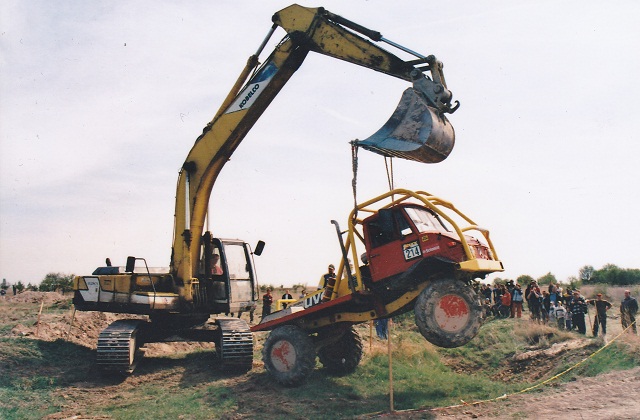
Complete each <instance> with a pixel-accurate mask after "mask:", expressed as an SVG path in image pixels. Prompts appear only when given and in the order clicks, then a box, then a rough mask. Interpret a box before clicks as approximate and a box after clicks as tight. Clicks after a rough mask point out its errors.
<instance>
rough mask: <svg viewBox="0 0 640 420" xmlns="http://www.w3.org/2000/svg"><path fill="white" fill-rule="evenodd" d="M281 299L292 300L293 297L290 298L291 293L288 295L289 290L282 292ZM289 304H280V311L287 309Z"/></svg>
mask: <svg viewBox="0 0 640 420" xmlns="http://www.w3.org/2000/svg"><path fill="white" fill-rule="evenodd" d="M282 299H293V296H291V293H289V289H287V290H285V291H284V294H283V295H282ZM288 305H289V304H288V303H287V302H282V309H287V306H288Z"/></svg>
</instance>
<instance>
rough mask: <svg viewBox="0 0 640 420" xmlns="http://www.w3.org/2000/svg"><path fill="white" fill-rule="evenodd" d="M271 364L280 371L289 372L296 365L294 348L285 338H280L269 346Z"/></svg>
mask: <svg viewBox="0 0 640 420" xmlns="http://www.w3.org/2000/svg"><path fill="white" fill-rule="evenodd" d="M271 360H272V362H273V366H274V367H275V368H276V369H277V370H278V371H280V372H289V371H290V370H291V369H293V367H294V366H295V365H296V350H295V348H294V347H293V345H292V344H291V343H290V342H289V341H286V340H280V341H278V342H277V343H276V344H274V346H273V347H272V348H271Z"/></svg>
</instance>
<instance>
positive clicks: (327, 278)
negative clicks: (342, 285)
mask: <svg viewBox="0 0 640 420" xmlns="http://www.w3.org/2000/svg"><path fill="white" fill-rule="evenodd" d="M331 279H333V281H335V279H336V267H335V266H334V265H333V264H329V267H327V273H325V274H323V275H322V276H321V277H320V282H319V283H318V290H321V289H324V288H326V287H327V284H330V283H331Z"/></svg>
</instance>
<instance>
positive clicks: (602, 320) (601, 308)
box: [587, 293, 612, 337]
mask: <svg viewBox="0 0 640 420" xmlns="http://www.w3.org/2000/svg"><path fill="white" fill-rule="evenodd" d="M587 304H588V305H593V306H595V307H596V319H595V320H594V322H593V336H594V337H597V336H598V329H599V327H600V325H602V335H603V336H605V335H607V311H608V310H609V309H611V306H612V305H611V303H609V302H607V301H606V300H604V299H602V293H598V294H597V295H596V299H589V300H587Z"/></svg>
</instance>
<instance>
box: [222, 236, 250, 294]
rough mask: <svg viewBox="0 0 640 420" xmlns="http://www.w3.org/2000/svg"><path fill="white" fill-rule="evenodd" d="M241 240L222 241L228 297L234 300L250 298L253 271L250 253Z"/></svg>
mask: <svg viewBox="0 0 640 420" xmlns="http://www.w3.org/2000/svg"><path fill="white" fill-rule="evenodd" d="M247 248H248V247H247V245H246V244H245V243H242V242H237V243H235V242H226V243H224V255H225V258H226V263H227V273H228V275H229V285H230V297H229V298H230V299H232V300H233V301H235V302H250V301H251V300H252V289H253V288H252V284H253V280H252V277H253V272H252V264H251V259H250V257H251V254H250V252H249V250H248V249H247Z"/></svg>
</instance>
